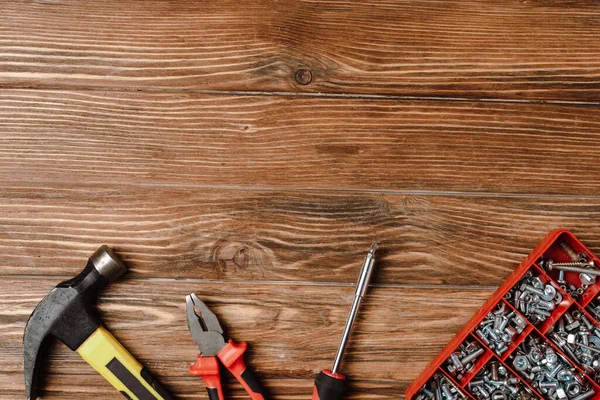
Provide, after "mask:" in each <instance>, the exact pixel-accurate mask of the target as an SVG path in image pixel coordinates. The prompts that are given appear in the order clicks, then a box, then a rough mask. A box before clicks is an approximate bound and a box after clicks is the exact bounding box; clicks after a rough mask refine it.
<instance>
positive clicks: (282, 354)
mask: <svg viewBox="0 0 600 400" xmlns="http://www.w3.org/2000/svg"><path fill="white" fill-rule="evenodd" d="M56 283H57V282H54V281H52V280H51V279H48V280H44V279H38V278H31V279H8V278H0V332H2V337H3V340H2V341H0V376H2V378H0V379H1V381H0V386H1V387H3V388H11V389H10V390H9V391H8V392H5V391H3V392H2V393H1V394H0V398H2V399H9V398H10V399H13V398H18V397H22V393H23V387H24V385H23V382H22V377H21V375H20V374H21V369H22V342H21V341H22V335H23V329H24V327H25V323H26V321H27V318H28V316H29V314H30V312H31V310H32V309H33V308H34V307H35V305H36V304H37V303H38V302H39V301H40V300H41V299H42V297H43V296H44V295H45V294H46V293H47V292H48V291H50V290H51V288H52V287H53V286H54V285H56ZM15 287H29V290H28V291H26V292H25V291H22V292H21V291H20V292H15V290H13V288H15ZM192 291H195V292H196V293H197V294H198V295H199V296H200V297H201V298H202V299H203V300H205V301H206V302H207V304H208V305H209V307H211V308H212V309H213V310H214V311H215V312H216V313H217V314H218V316H219V318H220V319H221V321H222V323H223V324H224V326H225V327H226V329H227V331H228V333H229V335H230V336H231V337H232V338H233V339H234V340H238V341H239V340H245V341H248V342H249V346H250V347H249V353H248V362H249V363H250V364H252V365H253V366H254V367H255V368H256V370H257V372H258V373H259V374H260V377H261V381H262V380H263V379H264V380H265V382H266V383H267V385H266V386H269V387H271V388H272V389H273V390H274V394H276V398H281V399H306V398H309V396H310V392H311V385H312V379H314V376H316V374H317V373H318V372H319V371H320V370H321V369H323V368H326V367H328V366H329V365H330V364H331V362H332V359H333V355H334V354H335V350H336V347H337V344H338V341H339V333H340V332H341V331H342V329H343V325H344V322H345V318H346V313H347V311H348V308H349V307H350V303H351V301H352V296H353V290H352V288H349V287H331V286H319V287H314V286H302V285H294V284H287V285H285V284H280V285H262V284H259V283H247V284H236V283H223V282H221V283H211V282H196V283H193V282H185V281H182V280H178V281H175V280H156V279H153V280H136V279H124V280H121V281H119V282H117V283H115V284H113V285H111V287H110V290H107V291H105V294H104V295H103V296H102V297H101V298H100V301H99V306H98V307H99V309H100V310H101V314H102V316H103V319H104V321H105V323H106V325H107V326H108V327H109V329H110V330H111V331H112V332H113V334H114V335H115V336H116V337H117V338H118V339H119V340H120V341H121V342H122V343H123V344H124V345H125V346H126V347H127V348H128V349H129V350H130V351H131V352H132V353H133V354H134V355H136V357H137V358H138V359H139V360H140V361H141V362H142V363H144V364H145V365H146V366H147V367H148V368H149V369H150V370H151V371H152V372H153V373H154V374H155V375H156V376H159V377H161V378H162V379H161V380H163V381H164V383H165V384H168V385H169V387H170V389H171V390H172V391H173V392H174V393H175V394H176V395H177V396H181V397H182V398H205V397H204V396H205V393H204V390H203V385H202V382H201V380H200V379H198V378H191V377H189V376H188V375H187V366H188V365H189V364H190V363H192V362H193V361H194V358H195V354H197V348H196V347H195V345H194V343H193V341H192V340H191V337H190V335H189V332H188V330H187V326H186V322H185V301H184V297H185V295H186V294H187V293H189V292H192ZM267 294H268V295H267ZM490 294H491V291H490V290H487V289H485V290H484V289H470V290H452V289H443V288H436V289H426V290H424V289H409V288H399V287H395V288H374V289H372V290H371V291H370V292H369V296H368V299H367V300H365V302H364V304H363V313H361V315H360V316H359V318H358V320H357V325H356V328H355V330H354V333H353V336H352V341H351V343H350V347H349V349H348V352H347V354H346V357H345V359H344V360H345V361H344V371H345V372H346V373H347V374H348V376H349V377H352V378H353V379H352V382H353V388H354V390H353V392H352V394H351V396H349V397H348V398H349V399H397V398H400V397H401V394H402V392H403V391H404V389H405V387H406V385H407V384H408V383H409V381H411V380H412V379H414V377H416V375H417V374H418V373H419V372H420V370H421V369H422V368H424V367H425V364H426V363H427V362H429V360H431V359H432V358H433V357H434V356H435V354H436V353H437V352H438V351H439V350H440V349H441V348H442V347H443V346H444V345H445V343H446V342H447V341H448V340H449V339H450V338H451V337H452V336H453V335H454V334H455V333H456V332H457V331H458V330H459V329H460V327H461V325H462V324H464V323H465V322H466V320H467V319H468V318H470V316H471V315H472V314H473V312H474V311H475V310H476V309H477V308H478V307H479V306H480V305H481V304H482V303H483V302H484V301H485V299H486V298H487V297H488V296H489V295H490ZM367 316H368V317H367ZM159 349H160V350H159ZM45 365H46V368H47V371H52V376H51V377H50V380H49V382H48V385H47V386H46V387H48V389H49V391H48V396H47V397H44V398H65V397H68V398H75V397H78V398H79V397H82V396H84V395H85V393H90V392H94V393H96V392H99V393H101V395H104V396H105V397H99V398H102V399H104V398H106V399H111V398H115V396H116V394H115V393H114V392H111V389H110V387H109V385H108V384H107V383H106V382H104V381H103V379H102V378H101V377H100V376H99V375H96V374H95V373H94V372H93V370H91V368H89V367H88V366H87V365H86V364H85V362H83V361H82V360H81V359H80V358H79V356H78V355H77V354H75V353H72V352H70V351H69V350H68V349H67V348H66V347H65V346H62V345H60V346H58V345H57V346H53V348H52V351H51V355H50V356H49V358H48V362H47V363H46V364H45ZM165 378H166V379H165ZM67 379H68V380H67ZM228 386H230V387H236V385H235V384H234V383H231V384H230V385H228ZM372 389H376V390H373V391H371V390H372ZM236 390H237V391H236V392H235V393H236V395H235V396H234V398H244V396H243V395H242V394H241V393H240V391H239V388H237V389H236ZM65 391H67V392H65ZM104 392H107V393H106V394H104ZM67 393H68V394H67ZM111 395H112V397H111Z"/></svg>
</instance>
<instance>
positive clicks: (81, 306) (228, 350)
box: [23, 243, 457, 400]
mask: <svg viewBox="0 0 600 400" xmlns="http://www.w3.org/2000/svg"><path fill="white" fill-rule="evenodd" d="M375 249H376V244H375V243H373V245H372V246H371V250H370V251H369V254H368V255H367V257H366V258H365V261H364V263H363V267H362V269H361V273H360V276H359V280H358V283H357V287H356V292H355V298H354V302H353V304H352V309H351V311H350V315H349V316H348V320H347V322H346V326H345V328H344V334H343V336H342V341H341V343H340V346H339V349H338V352H337V355H336V358H335V362H334V365H333V368H332V370H331V371H329V370H324V371H322V372H321V373H320V374H319V376H318V377H317V379H316V380H315V387H314V390H313V399H314V400H338V399H341V398H342V396H343V394H344V393H345V391H346V382H345V377H344V375H342V374H340V373H339V372H338V369H339V366H340V363H341V359H342V356H343V353H344V350H345V349H346V345H347V343H348V339H349V336H350V332H351V330H352V326H353V324H354V320H355V318H356V314H357V311H358V307H359V305H360V302H361V300H362V298H363V296H364V294H365V292H366V290H367V286H368V284H369V280H370V278H371V273H372V270H373V264H374V253H375ZM126 271H127V268H126V266H125V264H124V263H123V261H122V260H121V259H120V258H119V257H118V256H117V255H116V254H115V253H114V252H113V251H112V250H111V249H110V248H108V247H107V246H102V247H100V248H99V249H98V250H96V252H94V254H92V256H91V257H90V258H89V260H88V263H87V265H86V267H85V268H84V269H83V271H82V272H81V273H80V274H79V275H77V276H76V277H75V278H73V279H70V280H68V281H65V282H62V283H60V284H58V286H56V288H54V289H53V290H52V291H51V292H50V293H49V294H48V295H47V296H46V297H45V298H44V299H43V300H42V301H41V302H40V303H39V304H38V305H37V307H36V308H35V309H34V310H33V313H32V314H31V316H30V317H29V320H28V321H27V325H26V327H25V335H24V337H23V348H24V372H25V390H26V396H27V400H35V399H36V398H37V397H38V378H39V375H40V364H41V361H42V360H41V356H40V354H41V347H42V345H43V344H44V342H45V341H46V339H47V338H48V337H50V336H54V337H56V338H57V339H59V340H60V341H62V342H63V343H64V344H66V345H67V346H68V347H69V348H70V349H71V350H74V351H77V352H78V353H79V354H80V355H81V357H82V358H83V359H84V360H85V361H87V362H88V363H89V364H90V365H91V366H92V367H93V368H94V369H95V370H96V371H97V372H98V373H100V374H101V375H102V376H103V377H104V378H105V379H106V380H107V381H108V382H110V383H111V384H112V385H113V386H114V387H115V388H116V389H117V390H118V391H120V392H121V394H122V395H123V396H125V398H127V399H130V400H169V399H172V397H171V395H170V394H169V393H168V392H167V391H166V389H165V388H163V387H162V386H161V385H160V384H159V383H158V382H157V381H156V380H155V379H154V378H153V377H152V375H150V373H149V372H148V371H147V370H146V369H145V368H144V367H143V366H142V365H141V364H140V363H139V362H138V361H137V360H135V358H134V357H133V356H132V355H131V354H130V353H129V352H128V351H127V350H126V349H125V348H124V347H123V346H122V345H121V344H120V343H119V342H118V341H117V340H116V339H115V338H114V337H113V336H112V335H111V334H110V333H109V332H108V331H107V330H106V329H105V328H104V327H103V326H102V322H101V320H100V319H99V318H98V317H97V316H95V315H94V314H93V313H92V311H91V307H90V306H91V303H92V301H93V299H94V296H95V295H96V294H97V293H98V292H99V291H100V290H101V289H103V288H104V287H105V286H106V285H108V284H109V283H110V282H113V281H115V280H116V279H117V278H119V277H120V276H121V275H122V274H124V273H125V272H126ZM185 300H186V314H187V324H188V328H189V331H190V334H191V335H192V338H193V340H194V342H195V343H196V344H197V345H198V347H199V349H200V354H199V355H198V357H197V359H196V362H195V364H193V365H192V366H190V367H189V372H190V373H191V374H192V375H194V376H201V377H202V378H203V379H204V383H205V385H206V390H207V392H208V397H209V399H210V400H224V399H225V397H224V395H223V388H222V385H221V376H220V364H222V365H223V366H225V367H226V368H227V369H228V370H229V371H230V372H231V374H232V375H233V376H235V378H236V379H237V380H238V381H239V382H240V383H241V384H242V386H243V387H244V389H245V390H246V392H247V393H248V394H249V395H250V398H251V399H253V400H265V399H266V398H267V396H266V394H265V392H264V391H263V390H262V389H261V387H260V385H259V383H258V380H257V379H256V377H255V376H254V374H253V372H252V371H251V370H250V369H248V368H247V367H246V364H245V362H244V357H243V356H244V353H245V352H246V349H247V348H248V345H247V343H246V342H240V343H235V342H233V341H232V340H226V339H225V337H224V336H223V335H224V334H223V328H222V327H221V325H220V323H219V320H218V318H217V316H216V315H215V314H214V313H213V312H212V311H211V310H210V309H209V308H208V306H207V305H206V304H204V302H202V301H201V300H200V299H199V298H198V296H196V294H194V293H191V294H189V295H188V296H186V299H185ZM440 384H441V385H450V384H449V383H447V382H446V381H440ZM445 390H446V391H454V392H456V391H457V389H456V388H454V389H451V388H450V387H448V388H446V389H445Z"/></svg>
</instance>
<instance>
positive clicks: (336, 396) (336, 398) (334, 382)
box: [312, 370, 348, 400]
mask: <svg viewBox="0 0 600 400" xmlns="http://www.w3.org/2000/svg"><path fill="white" fill-rule="evenodd" d="M347 390H348V386H347V384H346V377H345V376H344V375H342V374H333V373H332V372H331V371H329V370H324V371H321V372H320V373H319V375H317V379H315V387H314V388H313V396H312V400H341V399H342V398H343V397H344V394H346V391H347Z"/></svg>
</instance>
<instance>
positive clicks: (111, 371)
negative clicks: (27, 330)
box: [77, 326, 172, 400]
mask: <svg viewBox="0 0 600 400" xmlns="http://www.w3.org/2000/svg"><path fill="white" fill-rule="evenodd" d="M77 352H78V353H79V355H80V356H81V357H82V358H83V359H84V360H85V361H87V363H88V364H90V365H91V366H92V367H93V368H94V369H95V370H96V371H97V372H98V373H99V374H100V375H102V376H103V377H104V378H105V379H106V380H107V381H108V382H109V383H110V384H111V385H113V386H114V387H115V388H116V389H117V390H118V391H120V392H121V393H122V394H123V396H125V398H127V399H131V400H156V399H158V400H170V399H172V397H171V395H170V394H169V393H168V392H167V391H166V389H165V388H163V387H162V386H161V385H160V383H158V382H157V381H156V380H155V379H154V378H153V377H152V375H150V373H149V372H148V370H146V369H145V368H144V367H143V366H142V364H140V363H139V362H138V361H137V360H136V359H135V358H133V356H132V355H131V354H130V353H129V352H128V351H127V349H125V347H123V345H121V343H119V341H118V340H117V339H115V337H114V336H113V335H111V333H110V332H109V331H107V330H106V329H105V328H104V327H103V326H100V327H99V328H98V329H96V331H95V332H94V333H92V334H91V335H90V336H89V337H88V338H87V339H86V341H85V342H83V344H82V345H81V346H80V347H79V348H78V349H77Z"/></svg>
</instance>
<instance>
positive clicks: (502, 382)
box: [468, 361, 533, 400]
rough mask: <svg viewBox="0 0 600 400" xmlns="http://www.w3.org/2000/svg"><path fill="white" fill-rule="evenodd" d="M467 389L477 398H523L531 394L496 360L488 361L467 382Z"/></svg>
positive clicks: (481, 399)
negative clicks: (473, 377)
mask: <svg viewBox="0 0 600 400" xmlns="http://www.w3.org/2000/svg"><path fill="white" fill-rule="evenodd" d="M468 387H469V391H470V392H471V393H472V394H473V396H475V397H476V398H477V399H479V400H509V399H510V400H524V399H530V398H532V397H533V396H532V395H531V394H530V393H529V392H527V391H526V390H525V389H523V388H522V387H521V384H520V380H519V378H517V377H516V376H514V375H512V374H511V373H510V372H508V371H507V370H506V367H504V366H503V365H500V363H499V362H497V361H491V362H489V363H488V364H487V365H486V366H485V367H484V368H483V369H482V370H481V371H480V372H479V373H478V374H477V376H476V377H475V379H473V380H472V381H471V382H469V386H468Z"/></svg>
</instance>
